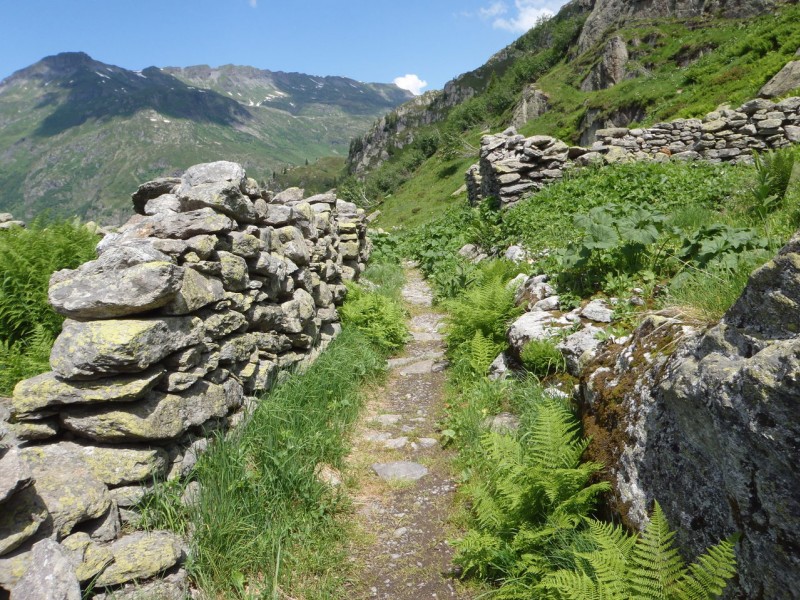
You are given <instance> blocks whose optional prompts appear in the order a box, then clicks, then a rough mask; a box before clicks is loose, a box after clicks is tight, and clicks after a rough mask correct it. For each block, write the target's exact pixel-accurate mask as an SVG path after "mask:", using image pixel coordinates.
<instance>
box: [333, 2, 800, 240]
mask: <svg viewBox="0 0 800 600" xmlns="http://www.w3.org/2000/svg"><path fill="white" fill-rule="evenodd" d="M798 20H800V5H798V3H797V2H796V1H795V0H788V1H781V0H737V1H733V0H671V1H670V2H660V1H656V0H573V1H572V2H569V3H568V4H566V5H565V6H564V7H563V8H562V9H561V10H560V11H559V13H558V14H557V15H555V16H554V17H552V18H550V19H546V20H543V21H541V22H540V23H539V24H538V25H537V26H535V27H534V28H532V29H531V30H529V31H528V32H526V33H525V34H523V35H522V36H521V37H520V38H519V39H517V40H516V41H514V42H513V43H512V44H510V45H509V46H508V47H507V48H504V49H503V50H501V51H500V52H498V53H497V54H495V55H494V56H492V57H491V58H490V59H489V60H488V61H487V62H486V64H484V65H482V66H480V67H479V68H477V69H475V70H473V71H470V72H468V73H464V74H462V75H459V76H458V77H456V78H454V79H453V80H452V81H450V82H448V83H447V84H446V85H445V87H444V89H443V90H441V91H435V92H429V93H427V94H425V95H423V96H420V97H417V98H414V99H413V100H411V101H409V102H407V103H406V104H403V105H401V106H399V107H398V108H396V109H395V110H393V111H391V112H390V113H388V114H386V115H384V116H383V117H381V119H379V120H378V121H376V122H375V123H374V124H373V126H372V128H370V130H369V131H368V132H367V133H366V134H365V135H363V136H361V137H358V138H356V139H354V140H353V142H352V143H351V145H350V152H349V154H348V170H349V172H350V173H351V175H353V176H354V177H355V178H357V179H358V180H359V181H360V185H361V189H360V190H357V191H356V193H354V194H353V195H352V198H353V199H357V198H359V197H366V198H369V199H370V200H371V204H381V203H383V205H382V206H381V211H382V214H383V217H382V219H381V221H379V223H380V224H381V225H383V226H393V225H399V224H404V225H415V224H419V223H422V222H425V221H426V220H428V219H430V218H431V217H433V216H435V215H436V214H437V213H438V212H439V211H441V209H442V208H443V207H444V206H446V205H447V204H448V203H450V202H454V201H456V198H457V197H458V195H459V193H462V192H461V191H459V193H456V194H454V192H456V191H458V190H460V188H461V186H462V185H463V184H464V177H463V174H464V171H465V170H466V169H467V168H468V167H469V166H470V165H471V164H473V163H475V162H476V161H477V153H478V146H479V141H480V138H481V135H483V134H485V133H487V132H499V131H503V130H505V129H506V128H508V127H510V126H513V127H515V128H516V129H517V130H518V131H519V133H521V134H524V135H526V136H530V135H550V136H554V137H557V138H560V139H562V140H564V141H566V142H569V143H572V144H580V145H591V144H592V143H593V142H594V140H595V132H596V131H598V130H599V129H602V128H608V127H626V126H630V125H632V124H641V125H650V124H653V123H656V122H659V121H666V120H671V119H677V118H689V117H699V116H704V115H706V114H707V113H709V112H711V111H714V110H715V109H716V108H717V107H719V106H720V105H723V104H728V105H730V106H738V105H741V104H742V103H743V102H745V101H747V100H750V99H752V98H755V97H757V96H759V94H761V93H762V88H763V86H764V85H765V84H766V83H767V82H768V81H769V80H770V79H771V78H772V77H773V76H775V75H776V74H777V73H778V72H781V71H782V70H783V69H784V67H785V66H787V64H788V63H794V62H795V61H798V59H797V56H796V53H798V52H800V29H799V28H798V27H797V23H798ZM798 71H800V69H798ZM789 79H791V77H790V78H789ZM795 86H797V88H798V89H800V81H798V82H796V83H795V84H792V83H791V82H789V83H788V87H786V85H783V87H785V88H786V89H783V91H781V92H780V95H786V94H788V93H790V92H792V88H793V87H795ZM764 93H766V92H764ZM351 185H352V184H351ZM421 189H428V190H430V189H437V190H440V191H441V196H440V197H439V198H438V200H437V201H431V199H430V198H427V199H426V200H425V202H418V201H417V200H416V198H417V197H418V195H419V191H420V190H421ZM384 201H385V202H384Z"/></svg>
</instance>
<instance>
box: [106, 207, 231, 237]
mask: <svg viewBox="0 0 800 600" xmlns="http://www.w3.org/2000/svg"><path fill="white" fill-rule="evenodd" d="M233 229H234V225H233V221H231V219H230V218H229V217H226V216H225V215H221V214H219V213H217V212H216V211H215V210H214V209H212V208H201V209H200V210H192V211H188V212H182V213H162V214H159V215H153V216H150V217H145V218H143V219H140V220H138V221H136V222H135V223H130V224H126V225H123V226H122V227H121V228H120V235H121V238H122V239H123V240H135V239H143V238H167V239H178V240H187V239H189V238H192V237H195V236H197V235H204V234H216V233H228V232H229V231H231V230H233Z"/></svg>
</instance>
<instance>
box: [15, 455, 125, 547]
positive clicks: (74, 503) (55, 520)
mask: <svg viewBox="0 0 800 600" xmlns="http://www.w3.org/2000/svg"><path fill="white" fill-rule="evenodd" d="M20 456H21V457H22V459H23V460H24V461H25V462H27V463H28V466H29V467H30V469H31V471H32V472H33V476H34V478H35V479H36V483H35V484H34V485H33V486H32V487H31V488H30V489H32V490H33V489H35V491H36V493H37V494H38V495H39V497H41V499H42V500H43V501H44V504H45V506H46V507H47V510H48V512H49V513H50V517H51V518H52V527H53V531H54V532H55V533H56V534H57V535H59V536H65V535H69V533H71V532H72V530H73V528H74V527H75V526H76V525H77V524H78V523H83V522H84V521H90V520H92V519H97V518H99V517H102V516H103V515H104V514H106V512H107V511H108V509H109V507H110V506H111V498H110V497H109V495H108V488H107V487H106V486H105V484H104V483H103V482H102V481H100V480H99V479H98V478H97V477H96V476H95V475H94V473H93V472H92V470H91V469H90V468H89V466H88V465H87V464H86V463H85V462H84V461H83V460H82V459H81V458H80V457H77V456H76V455H75V454H74V453H69V452H64V451H63V450H62V449H61V448H60V447H59V444H50V445H44V446H29V447H27V448H22V449H21V450H20Z"/></svg>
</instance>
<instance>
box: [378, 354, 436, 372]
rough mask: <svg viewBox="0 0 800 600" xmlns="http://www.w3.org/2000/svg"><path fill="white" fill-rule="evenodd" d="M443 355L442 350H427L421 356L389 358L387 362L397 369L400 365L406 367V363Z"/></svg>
mask: <svg viewBox="0 0 800 600" xmlns="http://www.w3.org/2000/svg"><path fill="white" fill-rule="evenodd" d="M441 356H442V352H426V353H424V354H420V355H419V356H403V357H401V358H392V359H389V360H387V361H386V364H387V365H388V367H389V368H390V369H397V368H399V367H405V366H406V365H411V364H414V363H415V362H419V361H421V360H431V359H436V358H439V357H441Z"/></svg>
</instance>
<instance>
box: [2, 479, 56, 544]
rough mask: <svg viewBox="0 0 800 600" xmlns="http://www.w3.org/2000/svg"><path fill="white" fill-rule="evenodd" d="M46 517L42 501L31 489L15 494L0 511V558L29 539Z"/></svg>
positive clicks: (45, 509) (46, 513)
mask: <svg viewBox="0 0 800 600" xmlns="http://www.w3.org/2000/svg"><path fill="white" fill-rule="evenodd" d="M48 516H49V513H48V512H47V507H46V506H45V504H44V501H43V500H42V499H41V497H40V496H39V494H37V493H36V490H35V489H33V487H26V488H24V489H22V490H20V491H18V492H17V493H15V494H14V495H13V496H12V497H11V500H10V501H9V502H7V503H6V504H4V505H3V507H2V510H0V556H3V555H5V554H8V553H9V552H12V551H13V550H16V549H17V548H19V547H20V546H21V545H22V544H23V543H25V541H26V540H28V539H30V538H31V537H32V536H33V535H34V534H35V533H36V532H37V531H39V528H40V527H41V525H42V523H44V522H45V520H46V519H47V518H48Z"/></svg>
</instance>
